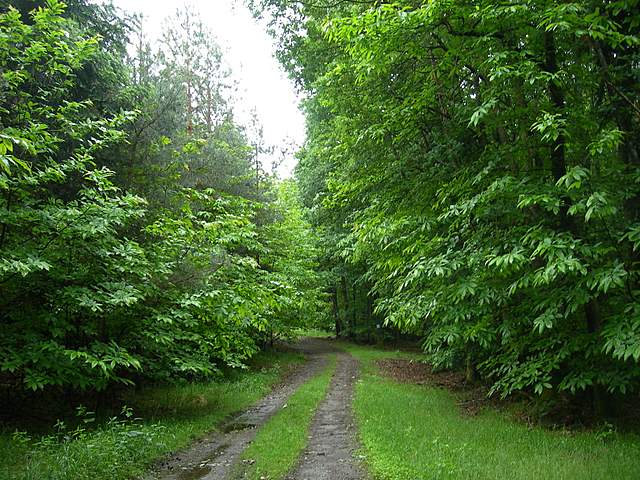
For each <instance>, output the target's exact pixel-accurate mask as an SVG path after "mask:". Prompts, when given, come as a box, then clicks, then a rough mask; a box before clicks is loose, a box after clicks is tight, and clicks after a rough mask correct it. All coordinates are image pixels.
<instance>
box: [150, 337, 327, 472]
mask: <svg viewBox="0 0 640 480" xmlns="http://www.w3.org/2000/svg"><path fill="white" fill-rule="evenodd" d="M294 348H295V349H297V350H299V351H300V352H302V353H304V354H305V355H307V356H308V361H307V362H305V363H304V364H303V365H301V366H299V367H297V368H295V369H294V370H293V371H292V372H290V373H289V372H288V373H287V375H286V378H285V380H284V381H282V382H280V384H279V385H277V386H276V387H275V388H274V389H273V391H272V392H271V393H270V394H269V395H267V396H266V397H265V398H263V399H262V400H260V401H258V402H257V403H256V404H255V405H253V406H252V407H251V408H249V409H248V410H246V411H245V412H244V413H242V414H240V415H237V416H236V417H234V418H232V419H230V420H229V421H228V422H226V423H225V424H224V425H222V427H220V430H221V432H215V433H211V434H209V435H207V436H205V437H204V438H202V439H200V440H198V441H197V442H195V443H194V444H192V445H191V446H190V447H189V448H187V449H185V450H184V451H182V452H178V453H175V454H173V455H171V456H169V457H168V458H166V459H164V461H162V462H160V463H158V464H157V465H156V466H155V468H153V470H152V471H151V472H150V473H149V475H148V476H147V477H145V478H146V480H200V479H202V480H220V479H224V478H225V477H227V476H228V475H229V474H230V472H231V471H232V467H233V466H234V465H235V464H236V463H237V462H238V460H239V457H240V454H241V453H242V452H243V451H244V449H245V448H246V447H247V446H248V445H249V443H251V441H252V440H253V439H254V437H255V435H256V433H257V428H256V427H259V426H261V425H263V424H264V423H266V422H267V420H269V418H271V416H272V415H274V414H275V413H276V412H277V411H279V410H280V409H281V408H282V407H283V406H284V404H285V403H286V402H287V400H288V399H289V397H290V396H291V395H292V394H293V392H295V390H296V389H297V388H298V387H299V386H300V385H302V384H303V383H305V382H306V381H307V380H309V379H310V378H311V377H313V376H314V375H316V374H317V373H319V372H320V371H321V370H322V368H324V366H325V365H326V363H327V359H326V355H325V353H327V351H333V350H331V349H332V348H333V347H331V346H330V345H328V344H327V342H322V341H320V340H316V339H305V340H304V341H302V342H299V343H298V344H296V345H294ZM211 427H212V428H213V427H214V425H212V426H211Z"/></svg>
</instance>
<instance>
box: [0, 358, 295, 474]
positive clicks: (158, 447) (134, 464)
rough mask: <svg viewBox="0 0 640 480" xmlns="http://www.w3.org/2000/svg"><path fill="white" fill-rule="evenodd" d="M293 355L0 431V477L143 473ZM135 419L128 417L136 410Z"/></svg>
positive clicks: (260, 391) (244, 401) (250, 399)
mask: <svg viewBox="0 0 640 480" xmlns="http://www.w3.org/2000/svg"><path fill="white" fill-rule="evenodd" d="M302 360H303V359H302V357H301V356H300V355H299V354H293V353H268V354H263V355H262V356H261V358H260V359H259V363H258V366H256V367H255V368H253V369H251V370H249V371H247V372H241V373H239V374H237V375H235V376H234V377H233V378H231V379H228V380H226V381H219V382H208V383H200V384H186V385H176V386H166V387H162V388H149V389H143V390H141V391H140V392H138V393H136V394H133V395H131V396H130V397H129V398H127V399H126V401H127V405H129V406H130V407H131V409H129V408H127V409H125V410H124V411H123V413H122V414H121V415H120V416H119V417H118V418H115V419H112V420H110V421H108V422H106V423H103V424H101V425H95V424H94V421H93V419H92V416H91V414H89V413H85V414H84V415H83V418H82V419H81V421H80V423H79V425H80V426H74V427H73V428H71V427H66V426H61V425H59V427H58V428H57V429H54V430H53V433H52V434H50V435H47V436H44V437H40V438H33V439H30V438H29V437H28V434H27V433H25V432H21V433H20V434H18V435H15V434H12V433H10V432H2V433H0V478H2V479H16V480H36V479H38V480H68V479H74V480H85V479H86V480H121V479H122V480H124V479H129V478H133V477H135V476H137V475H140V474H142V473H144V472H145V470H146V469H147V467H148V466H149V464H150V463H152V462H153V461H154V460H156V459H158V458H159V457H161V456H162V455H164V454H166V453H168V452H171V451H174V450H178V449H181V448H183V447H185V446H187V445H188V444H189V443H190V442H191V441H193V440H194V439H195V438H197V437H199V436H202V435H203V434H205V433H207V432H209V431H211V430H212V427H214V426H215V425H216V424H218V423H219V422H220V421H221V420H223V419H224V418H225V417H227V416H228V415H230V414H231V413H233V412H236V411H239V410H242V409H244V408H245V407H247V406H249V405H251V404H252V403H254V402H256V401H257V400H258V399H260V398H261V397H263V396H264V395H266V394H267V393H268V392H269V390H270V389H271V387H272V386H273V385H274V384H275V383H276V382H277V381H278V380H279V379H280V378H281V376H282V374H283V373H284V372H285V371H286V370H287V369H288V368H290V367H291V366H292V365H294V364H296V363H300V362H302ZM138 416H139V417H140V418H136V417H138Z"/></svg>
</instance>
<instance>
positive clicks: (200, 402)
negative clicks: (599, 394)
mask: <svg viewBox="0 0 640 480" xmlns="http://www.w3.org/2000/svg"><path fill="white" fill-rule="evenodd" d="M303 356H304V358H306V361H305V362H304V363H301V360H302V358H303ZM485 392H486V390H483V389H482V387H480V386H477V385H476V386H469V385H466V384H465V382H464V377H463V376H462V375H460V374H457V373H450V372H448V373H442V372H435V371H433V370H432V369H431V368H430V367H429V366H428V365H425V364H424V363H422V362H420V355H419V354H417V353H416V352H408V351H404V350H403V351H400V350H390V349H388V348H387V349H383V348H375V347H368V346H360V345H354V344H350V343H347V342H342V341H340V342H337V341H335V340H331V339H327V338H315V339H304V340H302V341H300V342H298V343H296V344H293V345H291V346H290V348H288V349H286V350H285V351H279V352H277V353H271V354H269V355H267V356H265V357H264V358H263V359H262V360H261V361H260V362H258V364H257V365H256V366H254V368H253V369H252V370H251V371H248V372H245V373H242V374H240V375H239V376H238V377H237V378H235V379H232V380H229V381H227V382H222V383H217V384H208V385H185V386H183V387H180V388H177V389H176V388H173V389H171V388H168V387H165V388H162V389H153V390H147V391H146V392H144V394H143V395H140V396H138V397H130V398H129V399H128V400H130V402H129V403H128V404H129V405H131V406H132V408H133V411H132V412H131V411H129V410H125V411H124V412H123V413H124V414H123V415H121V416H120V417H119V418H118V419H113V420H111V421H107V422H100V425H99V426H97V427H96V426H94V425H93V424H92V422H93V420H91V418H87V417H86V415H87V414H85V420H89V422H88V424H87V425H86V427H85V426H83V424H82V422H80V423H79V424H78V423H76V424H75V425H73V426H66V427H61V426H60V425H59V426H58V430H59V431H58V433H54V434H52V435H48V436H44V437H35V436H34V437H35V438H34V439H30V438H28V437H27V434H26V433H18V434H14V433H11V432H9V431H6V432H5V433H4V434H2V435H1V436H0V458H2V459H3V460H2V463H1V464H0V478H3V479H4V478H10V479H13V478H15V479H20V480H23V479H36V478H37V479H67V478H74V479H84V478H86V479H89V478H90V479H92V480H101V479H107V478H108V479H110V480H119V479H123V480H124V479H127V478H144V479H149V480H150V479H163V480H169V479H173V480H196V479H210V480H211V479H234V480H235V479H241V478H242V479H249V480H266V479H268V480H277V479H287V480H289V479H291V480H298V479H308V480H312V479H316V480H325V479H326V480H329V479H331V480H356V479H364V478H375V479H385V480H386V479H389V480H415V479H440V478H442V479H469V478H474V479H476V478H477V479H523V480H524V479H536V480H537V479H538V478H545V479H602V478H615V479H635V478H640V436H638V435H637V434H634V433H623V432H620V431H617V430H616V428H615V427H614V426H613V425H610V424H605V426H604V427H601V428H596V429H590V430H582V431H580V430H575V429H574V430H571V429H567V428H556V429H555V430H552V429H549V428H546V427H542V426H537V425H535V424H532V423H527V422H524V421H522V419H519V418H518V416H517V415H514V412H515V411H517V409H514V408H511V407H512V405H511V406H510V405H508V404H507V405H505V404H500V403H496V402H493V401H491V402H490V401H488V400H486V395H485ZM240 410H243V411H244V413H241V414H239V415H238V414H236V415H231V416H230V414H231V413H232V412H234V411H235V412H238V411H240ZM138 417H139V418H138ZM96 422H97V421H96ZM196 439H197V441H195V442H194V440H196ZM170 452H177V453H170ZM150 465H154V466H153V468H152V469H151V470H149V466H150Z"/></svg>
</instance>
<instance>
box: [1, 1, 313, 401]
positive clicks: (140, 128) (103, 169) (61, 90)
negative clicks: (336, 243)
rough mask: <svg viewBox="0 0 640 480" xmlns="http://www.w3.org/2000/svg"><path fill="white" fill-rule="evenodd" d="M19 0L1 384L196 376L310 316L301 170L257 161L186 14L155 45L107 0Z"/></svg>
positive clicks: (6, 27)
mask: <svg viewBox="0 0 640 480" xmlns="http://www.w3.org/2000/svg"><path fill="white" fill-rule="evenodd" d="M26 3H28V4H29V5H28V7H25V6H23V5H22V4H21V2H16V4H15V5H16V8H14V7H12V6H8V7H2V10H0V73H1V75H2V77H1V79H0V82H1V89H0V327H1V332H0V380H1V383H2V385H3V387H4V388H5V389H6V390H7V391H13V392H14V393H17V392H20V390H26V389H32V390H39V389H46V388H48V387H52V386H60V387H63V388H65V389H68V388H78V389H87V388H91V389H102V388H105V387H107V386H108V385H110V384H113V383H116V382H121V383H127V384H129V383H131V382H132V381H135V380H136V379H138V378H141V377H144V378H150V379H159V380H168V379H178V378H204V377H208V376H212V375H216V374H217V373H219V372H220V370H221V369H222V368H226V367H240V366H242V365H243V364H244V362H245V361H246V360H247V359H248V358H250V357H251V356H252V355H253V354H255V353H256V351H257V350H258V349H259V348H260V346H262V345H264V343H265V342H266V341H268V340H269V339H272V338H273V336H275V335H282V334H287V332H289V331H290V330H291V329H292V328H295V327H299V326H300V325H301V324H302V320H303V319H305V318H307V317H308V318H312V317H314V316H316V317H317V316H318V315H320V314H321V313H322V311H323V307H322V305H323V304H322V299H323V294H322V291H321V285H322V284H321V282H320V277H319V276H318V275H317V274H316V273H315V272H314V267H315V263H316V260H315V258H316V247H315V238H314V237H313V235H312V234H311V233H310V230H309V228H308V224H307V223H306V221H305V220H304V214H303V213H304V212H303V210H302V208H301V207H300V205H299V204H298V203H297V194H296V187H295V184H293V183H291V182H282V183H279V182H278V181H276V179H275V178H273V177H271V176H270V175H268V174H266V173H265V172H264V171H262V170H261V169H260V168H256V165H257V164H258V159H257V158H255V153H254V152H255V151H256V147H255V145H258V144H259V143H260V139H259V138H253V139H250V138H249V137H248V134H247V132H246V129H245V128H244V127H242V126H240V125H237V124H236V123H235V122H234V117H233V108H232V101H231V97H229V96H228V95H227V94H226V93H225V92H227V90H228V88H229V85H228V84H227V82H228V75H229V74H228V72H227V71H226V69H225V67H224V66H223V62H222V60H221V54H220V48H219V47H218V46H217V44H216V43H215V41H214V38H213V36H212V35H211V33H210V32H208V31H207V30H206V28H204V26H203V25H202V23H201V22H200V21H199V20H198V19H197V16H195V15H193V14H191V13H189V12H181V13H179V14H178V16H177V18H176V20H174V23H176V25H175V26H169V27H168V28H167V31H166V38H165V39H164V41H163V42H162V44H161V45H159V46H158V49H157V50H154V49H153V48H151V46H150V45H149V44H148V43H147V42H146V41H145V40H144V37H143V35H142V34H141V33H140V32H138V31H137V30H135V28H136V27H135V24H136V21H135V20H136V19H131V18H123V19H120V18H119V17H118V16H116V12H115V11H114V10H113V9H112V7H108V6H107V7H99V6H96V5H93V4H89V3H86V2H82V1H78V2H72V4H71V6H70V7H69V9H66V7H65V5H64V4H62V3H61V2H59V1H57V0H48V1H47V2H36V3H43V4H44V5H43V6H41V7H38V8H36V9H34V10H32V11H30V12H29V10H28V9H29V8H32V7H33V3H32V2H26ZM19 8H20V9H19ZM87 19H90V21H89V20H87ZM171 25H173V24H171ZM136 32H137V33H136ZM136 35H137V38H138V40H137V41H136V44H135V48H134V49H131V51H132V52H134V53H132V54H131V55H128V54H127V53H126V52H127V42H128V40H127V39H128V37H131V38H134V37H136ZM258 167H259V164H258Z"/></svg>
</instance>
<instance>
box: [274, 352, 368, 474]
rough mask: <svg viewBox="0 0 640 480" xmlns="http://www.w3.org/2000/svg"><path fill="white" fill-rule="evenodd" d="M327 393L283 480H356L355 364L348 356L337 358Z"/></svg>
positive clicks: (358, 472) (344, 354) (358, 467)
mask: <svg viewBox="0 0 640 480" xmlns="http://www.w3.org/2000/svg"><path fill="white" fill-rule="evenodd" d="M337 361H338V363H337V365H336V371H335V373H334V375H333V378H332V380H331V384H330V386H329V391H328V393H327V396H326V397H325V399H324V400H323V401H322V402H321V403H320V406H319V407H318V410H317V411H316V414H315V416H314V418H313V421H312V423H311V428H310V431H309V442H308V445H307V448H306V449H305V451H304V452H303V454H302V456H301V457H300V459H299V460H298V465H297V466H296V467H295V468H294V469H293V471H292V472H291V473H289V474H288V475H287V477H286V478H287V480H311V479H313V480H360V479H363V478H364V477H365V475H364V469H363V468H362V466H361V465H360V462H358V461H357V460H356V459H355V458H354V453H355V452H356V450H357V449H358V447H359V445H358V443H357V440H356V427H355V423H354V419H353V411H352V399H353V386H354V384H355V382H356V379H357V378H358V371H359V367H358V362H357V360H355V359H354V358H353V357H352V356H351V355H349V354H348V353H344V352H341V353H339V354H338V358H337Z"/></svg>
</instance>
